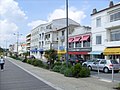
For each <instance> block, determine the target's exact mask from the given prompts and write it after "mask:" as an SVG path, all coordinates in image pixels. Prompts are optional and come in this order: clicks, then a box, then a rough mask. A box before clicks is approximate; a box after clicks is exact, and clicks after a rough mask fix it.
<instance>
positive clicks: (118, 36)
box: [110, 30, 120, 41]
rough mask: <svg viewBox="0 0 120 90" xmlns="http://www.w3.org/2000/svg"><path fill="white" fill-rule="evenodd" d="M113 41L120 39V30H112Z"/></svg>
mask: <svg viewBox="0 0 120 90" xmlns="http://www.w3.org/2000/svg"><path fill="white" fill-rule="evenodd" d="M110 38H111V41H120V30H119V31H112V32H110Z"/></svg>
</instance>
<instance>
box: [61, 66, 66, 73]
mask: <svg viewBox="0 0 120 90" xmlns="http://www.w3.org/2000/svg"><path fill="white" fill-rule="evenodd" d="M66 68H67V67H66V66H65V65H62V67H61V69H60V73H61V74H64V72H65V70H66Z"/></svg>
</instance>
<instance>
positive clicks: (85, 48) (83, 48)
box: [68, 47, 92, 52]
mask: <svg viewBox="0 0 120 90" xmlns="http://www.w3.org/2000/svg"><path fill="white" fill-rule="evenodd" d="M68 50H69V51H87V52H90V51H92V48H91V47H82V48H69V49H68Z"/></svg>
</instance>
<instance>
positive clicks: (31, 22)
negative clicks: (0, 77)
mask: <svg viewBox="0 0 120 90" xmlns="http://www.w3.org/2000/svg"><path fill="white" fill-rule="evenodd" d="M65 1H66V0H0V47H3V48H6V47H8V46H9V45H10V44H14V43H16V38H17V36H16V35H14V33H15V34H16V33H17V32H19V34H20V36H19V43H20V42H25V37H26V35H27V34H28V33H30V32H31V30H32V29H33V28H34V27H36V26H38V25H40V24H44V23H47V22H50V21H52V20H53V19H58V18H65V17H66V13H65V5H66V3H65ZM112 1H113V2H114V4H116V3H119V2H120V0H112ZM109 2H110V0H68V3H69V13H68V16H69V18H71V19H72V20H74V21H76V22H78V23H80V25H84V26H91V17H90V14H91V13H92V10H93V9H94V8H96V9H97V10H98V11H99V10H101V9H104V8H106V7H108V5H109Z"/></svg>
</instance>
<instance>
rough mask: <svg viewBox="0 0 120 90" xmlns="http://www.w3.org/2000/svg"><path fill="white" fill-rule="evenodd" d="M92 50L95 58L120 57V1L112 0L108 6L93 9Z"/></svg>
mask: <svg viewBox="0 0 120 90" xmlns="http://www.w3.org/2000/svg"><path fill="white" fill-rule="evenodd" d="M91 19H92V21H91V22H92V23H91V25H92V52H91V53H90V54H92V55H93V57H94V58H112V59H116V58H118V57H119V58H120V3H118V4H116V5H114V4H113V2H112V1H111V2H110V4H109V7H108V8H105V9H103V10H100V11H97V10H96V9H93V13H92V14H91Z"/></svg>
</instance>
